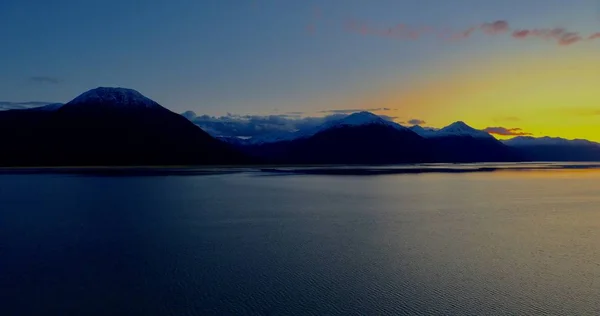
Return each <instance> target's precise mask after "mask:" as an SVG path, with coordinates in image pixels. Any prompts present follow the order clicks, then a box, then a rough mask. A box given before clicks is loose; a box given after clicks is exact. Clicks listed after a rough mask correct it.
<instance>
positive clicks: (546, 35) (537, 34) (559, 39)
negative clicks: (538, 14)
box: [512, 28, 593, 46]
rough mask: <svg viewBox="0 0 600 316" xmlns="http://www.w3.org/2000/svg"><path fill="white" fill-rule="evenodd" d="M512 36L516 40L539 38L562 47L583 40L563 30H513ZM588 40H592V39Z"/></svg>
mask: <svg viewBox="0 0 600 316" xmlns="http://www.w3.org/2000/svg"><path fill="white" fill-rule="evenodd" d="M512 36H513V37H514V38H517V39H527V38H541V39H545V40H550V41H554V42H556V43H558V44H559V45H563V46H567V45H571V44H575V43H577V42H580V41H582V40H583V37H582V36H581V35H580V34H579V33H578V32H571V31H568V30H566V29H564V28H554V29H533V30H527V29H525V30H515V31H514V32H513V33H512ZM590 38H591V39H593V38H592V37H590Z"/></svg>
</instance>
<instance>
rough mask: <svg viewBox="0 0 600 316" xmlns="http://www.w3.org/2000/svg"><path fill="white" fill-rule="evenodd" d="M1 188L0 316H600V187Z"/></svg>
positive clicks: (353, 182)
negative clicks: (435, 315) (450, 315)
mask: <svg viewBox="0 0 600 316" xmlns="http://www.w3.org/2000/svg"><path fill="white" fill-rule="evenodd" d="M258 174H260V173H255V172H250V173H238V174H225V175H205V176H189V177H177V176H175V177H161V176H157V177H110V176H104V177H97V176H92V175H83V176H77V177H73V176H67V175H56V174H54V175H52V174H50V175H4V176H0V205H2V208H1V209H0V255H1V258H2V260H0V314H2V315H28V314H69V313H71V314H85V315H115V314H145V315H165V314H177V315H182V314H183V315H185V314H219V315H222V314H320V315H323V314H328V315H332V314H339V315H341V314H362V315H364V314H392V315H397V314H417V315H431V314H461V315H464V314H484V315H491V314H497V315H506V314H511V315H514V314H520V315H522V314H553V315H559V314H562V315H573V314H578V315H581V314H588V315H597V314H599V313H600V302H599V300H598V297H600V280H599V279H598V277H597V276H598V275H600V252H599V248H598V247H597V243H598V241H599V240H600V212H599V210H600V209H599V208H598V205H600V194H599V193H600V173H598V171H597V170H591V169H575V170H573V169H568V170H543V171H515V170H510V171H503V172H493V173H460V174H454V173H424V174H403V175H378V176H352V175H348V176H343V177H340V176H328V175H285V176H281V177H259V176H257V175H258Z"/></svg>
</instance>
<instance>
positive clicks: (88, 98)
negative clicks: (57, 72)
mask: <svg viewBox="0 0 600 316" xmlns="http://www.w3.org/2000/svg"><path fill="white" fill-rule="evenodd" d="M100 103H101V104H105V105H112V106H115V107H123V108H128V109H156V108H162V107H161V106H160V105H159V104H158V103H156V102H154V101H152V100H151V99H149V98H147V97H145V96H144V95H142V94H141V93H139V92H137V91H136V90H133V89H126V88H108V87H99V88H96V89H92V90H89V91H87V92H84V93H82V94H81V95H79V96H78V97H76V98H75V99H73V100H72V101H71V102H69V103H68V104H69V105H71V106H72V105H82V104H100Z"/></svg>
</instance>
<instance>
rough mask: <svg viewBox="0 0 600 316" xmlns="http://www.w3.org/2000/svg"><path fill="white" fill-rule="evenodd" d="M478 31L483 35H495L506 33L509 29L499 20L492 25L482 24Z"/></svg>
mask: <svg viewBox="0 0 600 316" xmlns="http://www.w3.org/2000/svg"><path fill="white" fill-rule="evenodd" d="M479 29H480V30H482V31H483V32H484V33H485V34H488V35H496V34H502V33H506V32H508V30H509V29H510V27H509V26H508V22H506V21H502V20H499V21H495V22H492V23H483V24H481V26H480V27H479Z"/></svg>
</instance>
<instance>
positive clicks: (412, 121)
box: [408, 119, 427, 125]
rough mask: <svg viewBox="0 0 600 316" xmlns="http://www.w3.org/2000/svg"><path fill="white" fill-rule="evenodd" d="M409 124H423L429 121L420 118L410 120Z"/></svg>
mask: <svg viewBox="0 0 600 316" xmlns="http://www.w3.org/2000/svg"><path fill="white" fill-rule="evenodd" d="M408 124H410V125H423V124H427V122H425V121H423V120H420V119H412V120H409V121H408Z"/></svg>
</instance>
